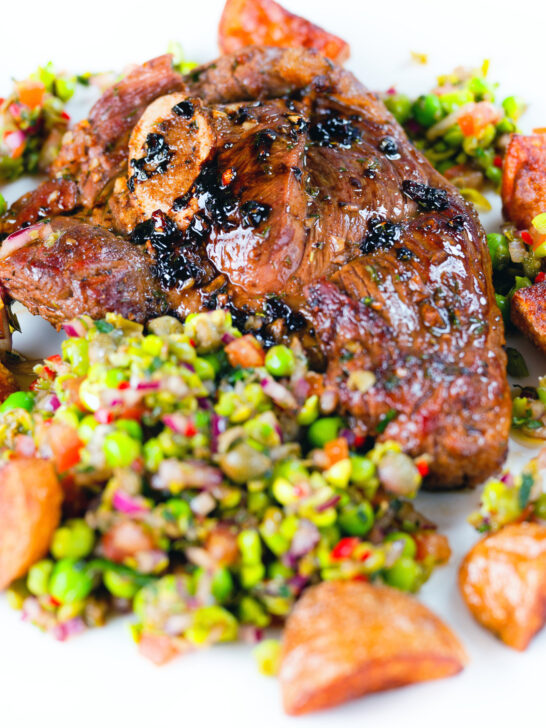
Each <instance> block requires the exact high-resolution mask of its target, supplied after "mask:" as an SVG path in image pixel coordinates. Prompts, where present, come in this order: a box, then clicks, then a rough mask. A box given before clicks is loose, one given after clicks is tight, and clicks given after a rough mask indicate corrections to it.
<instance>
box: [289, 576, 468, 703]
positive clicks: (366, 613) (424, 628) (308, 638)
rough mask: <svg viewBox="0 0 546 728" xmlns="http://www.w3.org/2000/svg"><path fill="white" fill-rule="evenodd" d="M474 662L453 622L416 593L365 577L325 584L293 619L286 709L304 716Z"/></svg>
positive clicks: (299, 605)
mask: <svg viewBox="0 0 546 728" xmlns="http://www.w3.org/2000/svg"><path fill="white" fill-rule="evenodd" d="M466 661H467V658H466V654H465V652H464V649H463V647H462V646H461V644H460V642H459V640H458V639H457V638H456V637H455V635H454V634H453V632H452V631H451V630H450V629H449V627H447V626H446V625H445V624H444V623H443V622H442V621H441V620H440V619H439V618H438V617H437V616H436V615H435V614H433V613H432V612H431V611H430V610H429V609H428V608H427V607H425V606H424V605H423V604H421V603H420V602H418V601H417V600H416V599H414V598H413V597H410V596H409V595H407V594H405V593H403V592H401V591H398V590H397V589H392V588H390V587H387V586H372V585H371V584H368V583H365V582H356V581H337V582H336V581H331V582H323V583H322V584H319V585H318V586H315V587H312V588H311V589H309V590H308V591H307V592H306V593H305V594H304V596H303V597H302V599H301V600H300V601H299V602H298V603H297V605H296V607H295V609H294V611H293V612H292V614H291V615H290V617H289V618H288V621H287V624H286V628H285V631H284V636H283V644H282V659H281V669H280V682H281V689H282V696H283V703H284V709H285V711H286V712H287V713H288V714H290V715H300V714H302V713H309V712H311V711H314V710H321V709H323V708H330V707H332V706H334V705H338V704H339V703H343V702H345V701H347V700H351V699H352V698H356V697H359V696H361V695H365V694H367V693H372V692H376V691H379V690H388V689H390V688H395V687H400V686H402V685H409V684H411V683H416V682H422V681H424V680H434V679H438V678H442V677H448V676H450V675H455V674H456V673H458V672H460V671H461V670H462V669H463V667H464V665H465V663H466Z"/></svg>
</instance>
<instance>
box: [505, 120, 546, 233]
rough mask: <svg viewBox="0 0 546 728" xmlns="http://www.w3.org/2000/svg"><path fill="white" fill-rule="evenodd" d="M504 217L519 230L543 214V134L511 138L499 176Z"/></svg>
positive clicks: (545, 150) (545, 141) (545, 173)
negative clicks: (500, 175) (500, 178)
mask: <svg viewBox="0 0 546 728" xmlns="http://www.w3.org/2000/svg"><path fill="white" fill-rule="evenodd" d="M502 202H503V209H504V215H505V217H506V218H507V219H508V220H510V221H511V222H513V223H514V225H515V226H516V227H518V228H525V229H527V228H529V227H531V221H532V220H533V218H534V217H536V215H540V213H542V212H546V133H544V134H530V135H529V136H523V135H522V134H513V135H512V138H511V140H510V144H509V145H508V149H507V151H506V157H505V159H504V164H503V173H502Z"/></svg>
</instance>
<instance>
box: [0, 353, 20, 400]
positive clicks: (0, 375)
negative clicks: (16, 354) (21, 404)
mask: <svg viewBox="0 0 546 728" xmlns="http://www.w3.org/2000/svg"><path fill="white" fill-rule="evenodd" d="M18 389H19V387H18V386H17V382H16V381H15V377H14V376H13V374H12V373H11V372H10V371H9V369H6V367H5V366H4V365H3V364H2V362H0V403H2V402H3V401H4V400H5V399H6V397H7V396H8V395H10V394H11V393H12V392H16V391H17V390H18Z"/></svg>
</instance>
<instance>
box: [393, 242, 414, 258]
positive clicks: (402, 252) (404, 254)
mask: <svg viewBox="0 0 546 728" xmlns="http://www.w3.org/2000/svg"><path fill="white" fill-rule="evenodd" d="M396 257H397V258H398V260H411V259H412V258H413V253H412V252H411V250H410V249H409V248H406V247H405V246H404V245H403V246H402V247H401V248H396Z"/></svg>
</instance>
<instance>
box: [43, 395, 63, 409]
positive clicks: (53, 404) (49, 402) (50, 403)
mask: <svg viewBox="0 0 546 728" xmlns="http://www.w3.org/2000/svg"><path fill="white" fill-rule="evenodd" d="M60 406H61V400H60V399H59V398H58V397H57V395H56V394H50V395H49V396H48V397H47V399H46V400H45V401H44V403H43V404H42V406H41V407H42V409H43V410H45V411H46V412H56V411H57V410H58V409H59V407H60Z"/></svg>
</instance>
